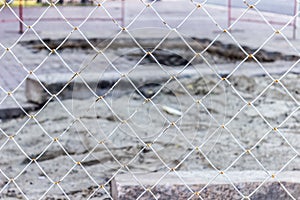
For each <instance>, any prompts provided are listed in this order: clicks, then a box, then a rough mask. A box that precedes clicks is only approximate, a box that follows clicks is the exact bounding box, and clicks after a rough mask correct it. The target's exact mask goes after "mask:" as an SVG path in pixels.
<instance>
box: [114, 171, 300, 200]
mask: <svg viewBox="0 0 300 200" xmlns="http://www.w3.org/2000/svg"><path fill="white" fill-rule="evenodd" d="M177 174H178V175H179V176H180V177H181V179H179V178H178V176H177V175H176V173H175V172H170V173H169V174H168V175H166V176H165V177H164V178H163V179H162V180H161V181H160V182H159V183H158V184H157V185H156V186H155V187H153V188H152V186H153V185H154V184H156V182H157V181H158V180H159V179H160V178H161V177H163V176H164V173H151V174H149V173H148V174H135V176H136V178H137V179H138V180H139V181H140V182H141V184H143V186H144V187H145V188H147V189H148V188H151V192H152V193H153V194H154V195H155V196H156V198H158V199H169V200H173V199H174V200H175V199H176V200H177V199H189V198H190V199H199V196H201V197H202V198H203V199H214V200H218V199H243V198H244V199H247V198H248V199H256V200H263V199H264V200H265V199H270V200H271V199H291V197H290V195H292V196H293V197H299V196H300V181H299V180H300V179H299V177H300V172H299V171H297V172H296V171H287V172H282V173H280V174H279V175H280V177H279V178H278V180H280V182H281V184H282V185H283V186H284V187H285V188H286V189H287V190H288V191H289V193H290V195H289V194H288V193H287V192H286V191H285V190H284V189H283V187H282V185H280V183H279V182H278V181H277V180H276V178H272V177H271V176H268V175H267V174H266V172H264V171H232V172H226V175H223V174H219V175H218V173H217V172H216V171H205V172H199V171H197V172H177ZM217 175H218V176H217ZM215 176H217V178H215V179H214V177H215ZM228 178H229V179H230V180H231V181H232V183H233V184H234V185H235V187H236V189H238V190H239V191H240V192H238V191H237V190H236V189H235V188H234V187H233V185H232V184H231V183H230V182H229V179H228ZM266 178H268V180H267V181H266V182H265V183H264V184H263V185H262V186H261V187H259V186H260V185H261V184H262V182H263V181H264V180H265V179H266ZM212 179H214V180H213V181H212V182H210V181H211V180H212ZM182 180H183V181H182ZM185 183H186V184H187V185H188V186H189V187H190V189H191V190H192V191H191V190H190V189H188V187H187V186H186V185H185ZM207 184H209V185H208V186H206V185H207ZM204 187H205V189H203V190H202V188H204ZM258 187H259V189H257V191H255V190H256V188H258ZM144 191H145V190H144V189H143V187H142V186H141V185H140V184H139V183H138V182H137V181H136V180H135V178H133V176H132V175H131V174H120V175H117V176H116V177H115V179H114V180H113V182H112V195H113V198H114V199H119V200H122V199H126V200H128V199H136V198H138V197H140V198H139V199H154V197H153V196H152V194H151V193H150V192H149V191H150V190H148V191H147V192H145V193H144ZM199 191H201V192H199ZM254 191H255V192H254ZM252 192H254V193H253V194H252ZM143 193H144V194H143ZM242 195H244V196H242Z"/></svg>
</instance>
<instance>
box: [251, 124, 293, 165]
mask: <svg viewBox="0 0 300 200" xmlns="http://www.w3.org/2000/svg"><path fill="white" fill-rule="evenodd" d="M271 140H272V142H271ZM262 152H264V153H262ZM253 154H254V156H255V157H256V158H257V159H258V160H259V161H260V162H261V163H262V165H263V166H264V167H265V168H266V169H267V170H270V171H271V170H272V171H278V170H280V169H281V168H282V167H283V166H284V165H285V164H286V163H288V161H289V160H290V159H292V158H293V157H294V156H295V155H296V152H295V151H294V150H293V149H292V148H291V147H290V145H289V143H287V142H286V140H284V138H282V136H281V135H280V134H279V133H278V132H277V131H274V130H273V131H271V132H270V133H269V134H268V135H267V136H266V137H265V138H264V139H263V140H261V141H260V143H259V144H258V145H257V147H256V148H255V149H253ZM282 155H284V156H282Z"/></svg>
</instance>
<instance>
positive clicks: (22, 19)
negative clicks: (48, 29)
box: [0, 0, 125, 33]
mask: <svg viewBox="0 0 300 200" xmlns="http://www.w3.org/2000/svg"><path fill="white" fill-rule="evenodd" d="M23 1H24V0H19V6H18V7H19V13H18V18H19V19H0V23H10V22H19V33H23V32H24V22H28V21H35V20H36V18H30V17H26V15H24V9H26V8H24V4H23ZM119 8H120V17H114V20H116V21H119V22H120V23H121V26H122V27H123V26H125V0H120V7H119ZM84 19H85V18H83V17H68V21H81V20H84ZM59 20H61V18H59V17H56V18H55V17H53V18H41V19H40V21H59ZM89 20H90V21H97V20H100V21H110V20H111V18H108V17H106V18H105V17H94V18H89Z"/></svg>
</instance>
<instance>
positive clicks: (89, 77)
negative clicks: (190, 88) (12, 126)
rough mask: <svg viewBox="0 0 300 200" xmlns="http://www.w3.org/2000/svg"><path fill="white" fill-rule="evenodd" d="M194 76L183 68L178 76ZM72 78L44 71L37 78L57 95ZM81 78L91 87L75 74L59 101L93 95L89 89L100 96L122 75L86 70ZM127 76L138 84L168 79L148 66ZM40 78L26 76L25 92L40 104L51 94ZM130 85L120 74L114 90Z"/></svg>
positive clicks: (166, 75) (173, 71)
mask: <svg viewBox="0 0 300 200" xmlns="http://www.w3.org/2000/svg"><path fill="white" fill-rule="evenodd" d="M179 71H180V69H176V70H170V71H169V72H170V73H171V74H175V73H178V72H179ZM193 75H195V72H194V71H190V70H186V71H184V72H183V73H182V74H181V75H180V77H190V76H193ZM72 77H73V74H44V75H39V77H38V78H39V81H40V82H41V83H42V84H43V85H44V86H45V87H46V88H47V90H48V91H49V92H50V93H51V94H57V93H58V92H59V91H60V90H61V89H62V88H63V87H64V86H65V85H66V83H68V81H69V80H70V79H71V78H72ZM83 78H84V80H85V82H86V83H87V84H88V85H89V87H90V88H88V87H87V86H86V84H85V83H84V82H83V81H82V79H80V78H79V77H77V78H76V79H73V81H71V82H70V83H69V84H68V86H67V87H65V88H64V90H63V91H62V92H61V93H60V94H59V98H60V99H61V100H63V99H87V98H90V97H92V96H93V93H92V92H91V90H93V91H94V92H95V93H96V94H97V95H99V96H100V95H103V94H105V92H107V91H108V90H109V89H110V88H111V87H112V86H113V85H114V84H115V83H116V82H117V81H118V80H119V79H120V78H121V75H120V74H117V73H116V72H107V73H104V74H103V75H99V73H89V74H84V75H83ZM129 78H130V80H131V81H132V83H134V84H135V86H137V87H139V86H142V85H143V84H149V83H155V84H163V83H165V82H166V81H167V80H168V79H170V75H168V74H167V73H161V71H160V73H158V72H157V71H153V69H151V68H149V70H144V71H140V72H134V73H132V74H130V75H129ZM39 81H38V80H37V79H36V78H32V77H31V78H28V79H27V80H26V88H25V93H26V98H27V100H28V101H29V102H33V103H36V104H43V103H44V102H46V101H47V100H48V99H49V98H50V94H48V93H47V92H46V90H45V89H44V88H43V87H42V85H41V84H40V83H39ZM129 88H131V89H133V86H132V84H131V83H130V81H129V80H128V79H127V78H126V77H122V78H121V79H120V81H119V82H118V86H117V87H116V88H115V90H121V91H122V90H124V89H129Z"/></svg>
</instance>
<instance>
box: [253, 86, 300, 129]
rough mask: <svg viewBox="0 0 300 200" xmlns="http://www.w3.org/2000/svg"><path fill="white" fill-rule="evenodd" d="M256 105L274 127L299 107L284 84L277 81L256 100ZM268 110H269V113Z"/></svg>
mask: <svg viewBox="0 0 300 200" xmlns="http://www.w3.org/2000/svg"><path fill="white" fill-rule="evenodd" d="M275 100H276V102H275ZM254 105H255V106H256V107H257V109H258V110H259V112H261V114H262V115H263V116H264V117H265V118H266V119H267V120H268V122H269V123H270V124H271V125H272V126H273V127H276V126H278V125H279V124H280V123H281V122H282V121H284V120H285V119H286V118H287V117H288V116H289V115H290V114H291V113H292V111H293V110H295V109H296V108H297V107H298V105H297V103H296V102H295V101H294V99H293V98H292V97H291V96H289V95H288V94H287V91H286V90H284V88H283V87H282V85H280V84H278V83H276V82H274V83H273V84H272V85H271V86H270V87H269V88H268V90H267V91H265V92H264V93H263V94H262V96H261V97H260V98H259V99H258V100H257V101H256V102H254ZM266 110H268V111H267V112H268V113H267V112H266ZM272 111H273V112H274V113H272Z"/></svg>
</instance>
